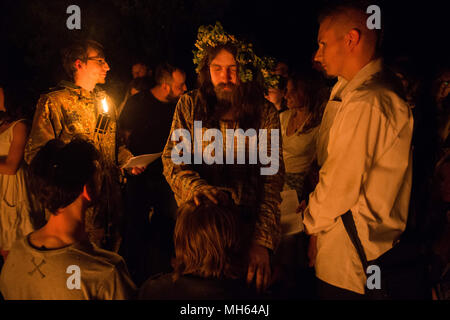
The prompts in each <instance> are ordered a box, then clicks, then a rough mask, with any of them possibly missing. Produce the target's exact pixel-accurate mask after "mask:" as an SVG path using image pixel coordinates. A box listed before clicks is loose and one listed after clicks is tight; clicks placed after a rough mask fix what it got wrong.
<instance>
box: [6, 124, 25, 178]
mask: <svg viewBox="0 0 450 320" xmlns="http://www.w3.org/2000/svg"><path fill="white" fill-rule="evenodd" d="M27 137H28V127H27V125H26V124H25V123H23V122H17V123H16V124H15V125H14V128H13V139H12V142H11V146H10V147H9V152H8V155H7V156H6V157H5V158H1V159H0V174H6V175H14V174H16V172H17V170H18V169H19V166H20V163H21V162H22V160H23V153H24V149H25V143H26V141H27Z"/></svg>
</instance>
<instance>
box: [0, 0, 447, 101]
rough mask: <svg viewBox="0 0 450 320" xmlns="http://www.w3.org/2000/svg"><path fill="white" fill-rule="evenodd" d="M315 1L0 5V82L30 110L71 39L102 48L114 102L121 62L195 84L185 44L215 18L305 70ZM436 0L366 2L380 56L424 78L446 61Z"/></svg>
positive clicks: (52, 80) (442, 16)
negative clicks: (378, 35)
mask: <svg viewBox="0 0 450 320" xmlns="http://www.w3.org/2000/svg"><path fill="white" fill-rule="evenodd" d="M323 2H324V1H309V2H308V1H287V0H259V1H245V0H96V1H92V0H91V1H88V0H76V1H74V0H70V1H68V0H14V1H11V0H2V1H1V2H0V35H1V43H2V46H1V48H2V49H1V52H0V83H1V84H2V85H3V86H4V87H5V88H7V89H8V92H11V95H12V96H16V97H17V99H18V101H20V103H21V104H25V105H26V106H27V107H30V108H33V107H34V104H35V103H36V101H37V98H38V96H39V94H40V92H42V91H45V90H47V89H48V88H49V87H51V86H54V85H55V84H56V82H57V81H58V80H59V79H61V77H62V76H63V71H62V67H61V65H60V49H61V48H62V47H64V45H66V44H67V43H68V42H69V41H70V40H72V39H74V38H82V37H89V38H93V39H95V40H97V41H99V42H101V43H102V44H103V45H104V46H105V49H106V56H107V60H108V62H109V64H110V66H111V71H110V72H109V74H108V78H107V81H108V88H109V89H110V92H111V93H112V94H113V96H115V97H116V98H118V97H120V92H121V90H122V88H123V84H124V83H127V82H128V81H129V80H130V77H131V75H130V66H131V64H132V63H133V62H134V61H136V60H145V61H147V62H148V63H149V64H150V65H151V66H154V65H156V64H157V63H158V62H160V61H163V60H167V61H169V62H172V63H175V64H178V65H180V66H181V67H182V68H184V69H185V70H186V72H187V75H188V86H189V87H190V88H192V87H193V86H194V85H195V73H194V66H193V64H192V48H193V44H194V41H195V38H196V31H197V29H198V27H199V26H200V25H202V24H209V23H214V22H215V21H216V20H219V21H221V22H222V24H223V25H224V27H225V29H226V30H228V31H229V32H231V33H235V34H237V35H239V36H241V37H244V38H246V39H247V40H249V41H251V42H253V43H254V45H255V47H256V50H257V51H258V52H259V53H262V54H265V55H272V56H274V57H276V58H278V59H282V60H285V61H287V62H288V63H289V64H290V65H291V66H292V65H301V64H309V63H310V61H311V56H312V54H313V52H314V50H315V49H316V36H317V23H316V19H317V8H318V7H319V6H320V5H321V4H322V3H323ZM444 3H445V2H444V1H420V2H411V1H373V4H378V5H379V6H380V7H381V14H382V27H383V28H384V31H385V48H384V52H385V55H386V57H387V58H390V57H395V56H398V55H403V56H408V57H410V58H411V59H413V60H414V61H415V62H414V64H415V65H416V66H417V69H418V72H419V73H421V74H422V75H423V76H424V77H428V76H429V75H431V74H432V73H433V72H434V71H435V70H436V69H437V68H438V67H439V66H440V65H442V64H443V63H445V61H446V59H448V58H447V56H448V53H447V52H446V42H447V40H448V36H447V34H446V29H447V27H446V26H445V25H446V23H445V21H446V20H447V17H446V15H447V11H446V10H445V9H444V7H445V6H444ZM71 4H77V5H78V6H80V8H81V30H68V29H67V28H66V19H67V18H68V16H69V14H67V13H66V8H67V7H68V6H69V5H71Z"/></svg>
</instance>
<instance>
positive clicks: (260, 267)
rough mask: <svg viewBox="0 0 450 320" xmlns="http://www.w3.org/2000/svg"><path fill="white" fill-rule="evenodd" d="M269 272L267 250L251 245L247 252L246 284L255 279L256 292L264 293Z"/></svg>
mask: <svg viewBox="0 0 450 320" xmlns="http://www.w3.org/2000/svg"><path fill="white" fill-rule="evenodd" d="M270 277H271V270H270V259H269V250H268V249H267V248H266V247H263V246H261V245H259V244H255V243H254V244H252V246H251V247H250V251H249V264H248V271H247V284H250V283H252V281H253V279H254V278H255V283H256V290H257V291H258V292H264V291H265V290H266V289H267V287H268V286H269V283H270Z"/></svg>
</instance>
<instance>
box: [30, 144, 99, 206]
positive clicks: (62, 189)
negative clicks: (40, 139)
mask: <svg viewBox="0 0 450 320" xmlns="http://www.w3.org/2000/svg"><path fill="white" fill-rule="evenodd" d="M99 158H100V155H99V153H98V151H97V149H96V148H95V147H94V146H93V145H92V144H91V143H89V142H87V141H85V140H83V139H80V138H75V139H74V140H72V141H71V142H70V143H68V144H65V143H64V142H62V141H60V140H50V141H49V142H47V144H46V145H45V146H44V147H43V148H42V149H41V150H39V152H38V153H37V154H36V156H35V157H34V159H33V161H32V162H31V164H30V168H29V173H30V179H29V181H30V189H31V192H32V193H33V194H34V195H35V197H36V199H37V200H38V201H39V202H40V203H41V204H42V205H43V206H44V207H45V208H46V209H48V210H49V211H50V212H51V213H53V214H56V212H57V211H58V210H59V209H62V208H65V207H67V206H68V205H70V204H71V203H73V202H74V201H75V200H76V199H77V198H78V197H79V196H80V195H81V194H82V193H83V191H84V187H85V186H86V189H87V192H88V194H89V198H90V199H91V200H95V199H96V198H97V196H98V185H99V182H98V180H99V179H98V178H99V177H98V176H99V169H98V168H99Z"/></svg>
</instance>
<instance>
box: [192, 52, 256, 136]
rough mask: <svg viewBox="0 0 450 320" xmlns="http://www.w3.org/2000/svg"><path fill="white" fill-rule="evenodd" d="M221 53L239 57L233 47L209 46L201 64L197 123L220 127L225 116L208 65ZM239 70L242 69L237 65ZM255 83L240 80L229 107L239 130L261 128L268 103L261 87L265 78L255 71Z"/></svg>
mask: <svg viewBox="0 0 450 320" xmlns="http://www.w3.org/2000/svg"><path fill="white" fill-rule="evenodd" d="M221 50H226V51H228V52H229V53H231V54H232V55H233V56H234V57H236V54H237V49H236V47H235V46H234V45H232V44H225V45H220V46H216V47H209V48H208V49H207V52H206V53H207V54H206V55H205V58H204V59H203V60H202V62H201V63H200V72H199V76H198V86H199V103H200V105H201V107H200V112H199V114H198V116H197V117H199V118H197V117H196V119H195V120H201V121H202V122H203V123H205V124H206V126H208V127H213V128H215V127H218V123H219V120H220V117H221V116H222V113H221V112H220V109H219V103H218V100H217V97H216V93H215V91H214V85H213V84H212V82H211V75H210V70H209V66H210V64H211V61H212V60H213V59H214V58H215V57H216V56H217V54H218V53H219V52H220V51H221ZM238 69H239V66H238ZM252 72H253V81H248V82H245V83H244V82H241V81H240V79H239V74H238V75H237V77H238V85H237V90H236V94H234V96H233V99H232V101H231V104H230V107H232V108H233V110H235V112H236V119H237V120H238V122H239V127H241V128H243V129H249V128H254V129H257V128H259V126H260V115H261V109H262V107H263V105H264V103H265V100H264V87H263V85H262V83H263V81H262V75H261V72H260V71H259V70H252Z"/></svg>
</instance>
